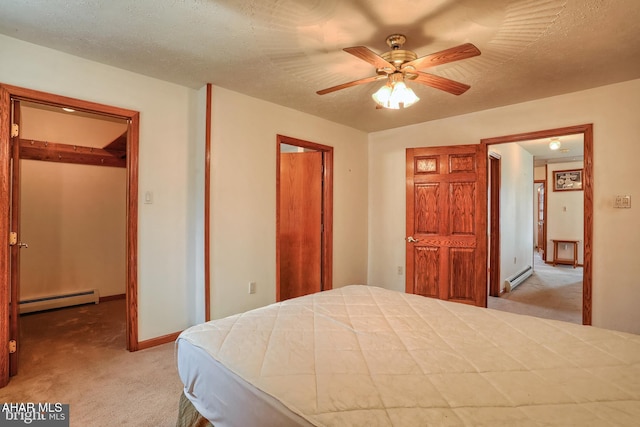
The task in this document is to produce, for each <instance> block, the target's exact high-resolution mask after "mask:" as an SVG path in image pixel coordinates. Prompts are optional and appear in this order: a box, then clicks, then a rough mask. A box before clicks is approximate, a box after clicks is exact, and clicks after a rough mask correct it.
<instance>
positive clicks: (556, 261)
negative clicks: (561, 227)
mask: <svg viewBox="0 0 640 427" xmlns="http://www.w3.org/2000/svg"><path fill="white" fill-rule="evenodd" d="M551 241H552V242H553V265H554V266H555V265H556V264H568V265H573V268H576V266H577V265H578V242H579V241H580V240H555V239H551ZM558 243H565V244H569V245H573V259H568V258H558Z"/></svg>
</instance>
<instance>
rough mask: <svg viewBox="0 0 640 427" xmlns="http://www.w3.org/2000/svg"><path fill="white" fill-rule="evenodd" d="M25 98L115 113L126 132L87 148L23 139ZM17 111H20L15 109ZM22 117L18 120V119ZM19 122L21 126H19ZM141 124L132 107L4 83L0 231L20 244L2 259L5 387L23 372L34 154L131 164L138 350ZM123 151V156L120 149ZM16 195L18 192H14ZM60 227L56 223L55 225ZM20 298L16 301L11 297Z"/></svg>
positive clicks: (3, 251) (131, 293)
mask: <svg viewBox="0 0 640 427" xmlns="http://www.w3.org/2000/svg"><path fill="white" fill-rule="evenodd" d="M20 103H23V104H24V103H26V104H31V105H32V106H35V105H38V106H46V107H43V108H53V109H60V108H67V109H71V110H74V111H75V112H78V113H79V114H97V115H101V116H104V117H108V118H113V119H116V120H120V121H122V123H124V128H125V132H124V133H123V134H122V136H121V137H120V138H115V139H114V140H113V141H111V144H110V146H108V147H103V148H100V149H99V148H95V147H83V146H81V145H72V146H64V144H54V143H49V142H47V141H36V140H33V141H28V140H23V139H21V138H20V132H19V125H20V124H19V123H15V121H18V122H19V119H20V117H19V107H18V109H16V105H18V106H19V105H20ZM16 113H17V114H16ZM15 119H17V120H15ZM16 125H17V126H16ZM138 128H139V113H138V112H136V111H132V110H126V109H121V108H117V107H111V106H107V105H103V104H97V103H93V102H88V101H82V100H78V99H74V98H68V97H63V96H58V95H53V94H48V93H44V92H38V91H34V90H30V89H25V88H19V87H15V86H9V85H0V150H1V151H2V159H3V160H2V163H1V165H0V177H1V179H2V186H0V197H1V198H2V200H3V203H4V201H7V203H8V205H9V207H10V209H9V210H8V211H7V212H3V214H2V217H1V220H0V232H2V233H4V234H5V235H10V233H12V232H14V231H15V232H16V239H15V240H16V244H11V245H8V246H2V247H1V248H0V259H2V260H7V261H8V262H0V275H1V276H2V281H1V284H0V316H1V319H0V324H2V327H0V340H3V339H5V341H4V342H14V343H15V344H14V345H13V348H8V346H2V348H1V349H0V386H4V385H6V383H7V382H8V380H9V376H10V375H15V374H17V372H18V354H19V350H20V340H19V314H18V313H19V306H18V304H17V301H19V296H20V286H19V285H20V278H19V271H20V266H19V250H20V247H22V248H23V250H24V248H25V246H24V245H20V242H21V239H20V235H19V226H20V224H19V218H20V215H19V208H20V203H19V202H20V198H19V197H17V194H18V193H19V190H20V181H19V178H20V173H19V165H20V161H15V160H13V159H12V153H13V157H14V158H15V159H16V160H17V159H20V158H25V157H24V156H31V157H30V158H31V159H32V160H49V161H54V162H55V161H58V162H64V163H81V164H95V165H101V166H103V165H105V164H110V162H119V163H120V164H121V167H123V168H125V169H126V201H125V211H126V230H123V233H124V234H125V235H126V237H125V242H126V243H125V246H126V249H125V254H126V255H125V258H126V260H125V274H124V276H125V280H126V285H125V296H126V307H127V308H126V332H125V334H126V346H127V349H128V350H130V351H136V350H138V345H139V344H138V332H137V331H138V324H137V323H138V321H137V217H138V208H137V202H138V200H137V194H138ZM114 153H122V154H123V155H122V156H121V158H120V159H119V160H118V159H116V158H117V157H118V154H116V155H114ZM12 195H13V196H14V197H12ZM51 226H52V227H55V224H52V225H51ZM12 301H15V302H16V303H15V304H12V303H11V302H12Z"/></svg>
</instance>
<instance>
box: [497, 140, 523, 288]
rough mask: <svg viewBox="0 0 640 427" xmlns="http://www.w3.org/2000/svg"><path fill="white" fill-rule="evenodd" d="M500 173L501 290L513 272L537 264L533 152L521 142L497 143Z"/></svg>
mask: <svg viewBox="0 0 640 427" xmlns="http://www.w3.org/2000/svg"><path fill="white" fill-rule="evenodd" d="M489 150H490V151H493V152H496V153H498V154H500V155H501V161H500V166H501V171H500V172H501V173H500V212H501V213H502V215H501V217H500V290H501V291H502V290H503V289H504V288H505V281H506V280H507V278H509V277H510V276H513V275H514V274H516V273H519V272H521V271H522V270H524V269H525V268H526V267H527V266H533V234H532V233H531V223H532V222H533V198H532V197H531V192H532V191H533V190H532V188H533V156H532V155H531V153H529V152H528V151H526V150H525V149H524V148H522V147H521V146H519V145H518V144H514V143H509V144H497V145H492V146H490V147H489Z"/></svg>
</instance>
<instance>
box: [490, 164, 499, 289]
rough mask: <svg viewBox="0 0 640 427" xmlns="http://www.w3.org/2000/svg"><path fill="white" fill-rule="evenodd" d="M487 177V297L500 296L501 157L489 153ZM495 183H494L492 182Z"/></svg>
mask: <svg viewBox="0 0 640 427" xmlns="http://www.w3.org/2000/svg"><path fill="white" fill-rule="evenodd" d="M488 165H489V172H488V173H489V176H488V178H490V179H487V185H488V191H489V194H490V196H489V197H490V200H489V205H490V206H491V215H490V216H489V236H490V237H489V295H490V296H492V297H498V296H500V187H501V183H500V179H501V174H502V156H500V155H499V154H498V153H493V152H489V162H488ZM494 181H495V182H494Z"/></svg>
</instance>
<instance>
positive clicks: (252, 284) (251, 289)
mask: <svg viewBox="0 0 640 427" xmlns="http://www.w3.org/2000/svg"><path fill="white" fill-rule="evenodd" d="M249 293H250V294H255V293H256V282H249Z"/></svg>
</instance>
